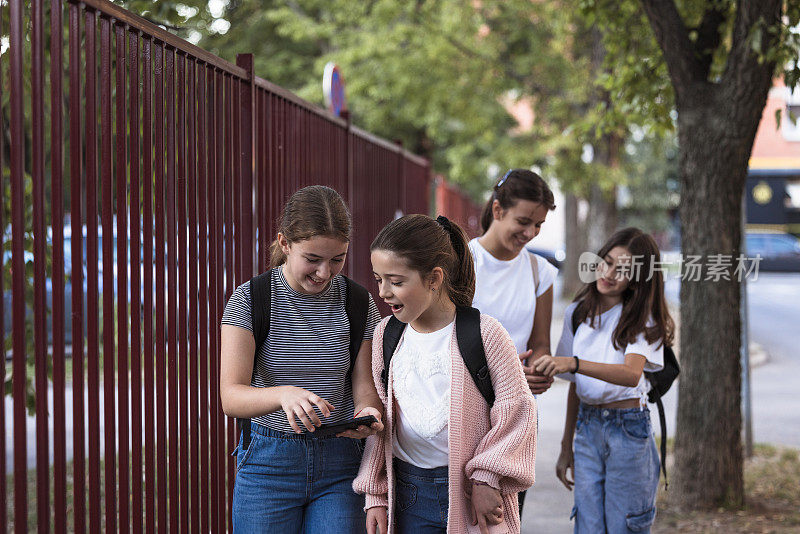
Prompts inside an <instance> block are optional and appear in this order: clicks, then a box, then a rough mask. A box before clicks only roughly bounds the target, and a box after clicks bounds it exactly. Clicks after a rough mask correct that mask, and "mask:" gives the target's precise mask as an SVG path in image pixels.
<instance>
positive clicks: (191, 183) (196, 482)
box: [186, 60, 202, 532]
mask: <svg viewBox="0 0 800 534" xmlns="http://www.w3.org/2000/svg"><path fill="white" fill-rule="evenodd" d="M196 65H197V63H196V62H195V61H194V60H190V61H189V62H188V65H187V72H186V75H187V79H188V84H187V90H188V98H187V102H188V116H187V123H186V133H187V137H188V138H187V144H188V150H187V157H186V162H187V171H188V177H187V194H186V202H187V204H188V210H187V211H188V216H189V223H188V226H189V294H188V299H189V385H190V389H189V425H190V426H189V434H190V439H189V441H190V450H191V452H190V456H189V458H190V461H189V465H190V472H189V473H188V477H189V485H190V490H189V491H190V493H191V499H190V501H189V511H190V523H189V527H188V528H187V530H186V531H187V532H197V531H198V530H200V495H199V490H200V469H199V464H200V462H199V459H200V456H199V455H200V449H199V439H200V433H199V422H198V417H199V413H198V402H199V393H200V387H201V384H200V383H199V381H198V361H197V359H198V350H197V342H198V335H199V333H200V331H199V329H198V327H199V324H198V302H199V298H200V296H199V294H198V287H197V283H198V281H197V277H198V262H199V261H200V258H199V256H198V251H197V246H198V243H197V239H198V238H197V234H198V228H197V191H198V189H197V171H198V170H199V168H200V166H201V165H202V161H201V160H200V158H201V154H202V151H201V150H198V146H197V144H196V143H197V139H198V136H197V135H196V134H195V129H196V128H197V124H198V121H197V114H198V107H199V103H198V101H197V70H196ZM201 109H202V108H201Z"/></svg>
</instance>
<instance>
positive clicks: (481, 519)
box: [464, 480, 504, 534]
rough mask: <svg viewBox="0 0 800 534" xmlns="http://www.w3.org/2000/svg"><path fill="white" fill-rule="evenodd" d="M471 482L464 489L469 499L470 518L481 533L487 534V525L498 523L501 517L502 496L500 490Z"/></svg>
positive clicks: (500, 521) (501, 520) (501, 519)
mask: <svg viewBox="0 0 800 534" xmlns="http://www.w3.org/2000/svg"><path fill="white" fill-rule="evenodd" d="M470 482H472V484H471V486H470V485H469V484H468V485H467V486H466V487H465V489H464V491H465V493H466V494H467V497H468V498H469V500H470V503H471V505H470V507H469V509H470V518H471V520H472V524H473V525H478V527H479V528H480V530H481V534H484V533H485V534H489V525H499V524H500V523H502V522H503V521H504V519H503V496H502V495H501V494H500V490H498V489H495V488H493V487H491V486H489V485H486V484H481V483H477V484H476V483H475V482H474V481H472V480H470Z"/></svg>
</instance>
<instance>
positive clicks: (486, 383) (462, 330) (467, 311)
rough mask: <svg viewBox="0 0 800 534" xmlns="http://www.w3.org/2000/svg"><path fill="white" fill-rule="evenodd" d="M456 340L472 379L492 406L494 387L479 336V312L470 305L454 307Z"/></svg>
mask: <svg viewBox="0 0 800 534" xmlns="http://www.w3.org/2000/svg"><path fill="white" fill-rule="evenodd" d="M456 341H458V350H459V351H460V352H461V357H462V358H463V359H464V365H466V366H467V370H468V371H469V374H470V375H472V380H473V381H474V382H475V386H477V388H478V391H480V392H481V395H483V398H484V399H486V403H487V404H488V405H489V408H491V407H492V406H494V387H492V378H491V376H489V364H487V363H486V352H485V351H484V349H483V338H482V337H481V312H479V311H478V310H477V309H475V308H471V307H467V306H465V307H459V308H457V309H456Z"/></svg>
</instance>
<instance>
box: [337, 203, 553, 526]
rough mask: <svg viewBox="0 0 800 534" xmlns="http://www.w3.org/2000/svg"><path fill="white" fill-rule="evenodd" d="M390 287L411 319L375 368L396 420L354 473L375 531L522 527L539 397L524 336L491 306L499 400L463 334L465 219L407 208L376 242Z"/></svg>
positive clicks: (391, 299) (468, 290)
mask: <svg viewBox="0 0 800 534" xmlns="http://www.w3.org/2000/svg"><path fill="white" fill-rule="evenodd" d="M370 250H371V258H372V268H373V272H374V274H375V280H376V281H377V282H378V290H379V294H380V297H381V298H382V299H383V300H384V301H385V302H386V303H387V304H389V305H390V306H391V308H392V314H393V316H394V317H395V318H396V319H397V320H398V321H400V322H401V323H406V325H407V326H405V328H404V330H403V333H402V337H401V339H400V342H399V344H398V345H397V348H396V350H395V352H394V355H393V358H392V359H391V362H390V365H389V368H388V369H386V372H388V377H387V384H388V385H387V387H384V382H383V377H382V373H383V372H384V355H383V350H382V345H383V339H384V333H385V330H386V326H387V323H388V322H389V320H390V317H387V318H386V319H384V320H383V321H381V323H380V324H379V325H378V327H377V328H376V329H375V338H374V344H373V352H372V375H373V380H374V382H375V386H376V387H377V389H378V394H379V395H380V397H381V400H382V401H383V402H384V406H385V407H386V430H385V431H384V432H383V433H382V434H379V435H377V436H371V437H370V438H368V439H367V445H366V448H365V451H364V459H363V461H362V464H361V470H360V472H359V475H358V477H357V478H356V480H355V482H354V483H353V488H354V489H355V490H356V491H357V492H358V493H364V494H366V508H367V531H368V532H369V533H370V534H373V533H375V532H376V527H377V528H378V529H379V530H380V532H381V534H384V533H386V532H389V533H392V532H397V533H402V534H405V533H409V534H410V533H414V534H415V533H417V532H442V533H444V532H459V533H461V532H481V533H488V532H512V533H518V532H519V531H520V524H519V516H518V509H517V496H516V494H517V492H519V491H522V490H524V489H526V488H527V487H529V486H530V485H531V484H533V478H534V460H535V451H536V425H537V421H536V401H535V400H534V398H533V396H532V395H531V394H530V392H529V389H528V386H527V383H526V381H525V376H524V374H523V371H522V366H521V365H520V362H519V358H518V357H517V352H516V350H515V348H514V343H513V342H512V341H511V338H510V337H509V336H508V333H507V332H506V331H505V330H504V329H503V327H502V326H501V325H500V323H498V322H497V320H495V319H493V318H492V317H489V316H488V315H481V316H480V335H481V339H482V341H483V346H484V350H485V353H486V362H487V365H488V370H489V374H490V376H491V382H492V386H493V388H494V392H495V401H494V404H493V405H492V406H491V407H490V406H489V404H488V403H487V401H486V400H485V399H484V397H483V396H482V395H481V393H480V392H479V390H478V388H477V386H476V385H475V383H474V381H473V379H472V378H471V375H470V373H469V372H468V370H467V368H466V366H465V364H464V360H463V357H462V355H461V353H460V350H459V346H458V343H457V342H456V331H455V318H456V313H457V308H462V307H469V306H470V305H471V303H472V300H473V293H474V291H475V272H474V269H473V262H472V257H471V255H470V253H469V249H468V246H467V238H466V236H465V234H464V232H463V230H462V229H461V228H460V227H459V226H458V225H457V224H454V223H451V222H450V221H448V220H447V219H446V218H444V217H439V218H438V219H437V220H434V219H431V218H430V217H427V216H425V215H407V216H405V217H401V218H400V219H398V220H396V221H393V222H391V223H389V225H387V226H386V227H385V228H384V229H383V230H382V231H381V232H380V233H379V234H378V236H377V237H376V238H375V240H374V241H373V242H372V246H371V247H370Z"/></svg>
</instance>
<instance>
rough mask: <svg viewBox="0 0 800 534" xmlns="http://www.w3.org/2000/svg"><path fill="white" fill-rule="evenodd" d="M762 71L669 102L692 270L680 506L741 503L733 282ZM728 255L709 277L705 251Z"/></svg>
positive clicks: (685, 248)
mask: <svg viewBox="0 0 800 534" xmlns="http://www.w3.org/2000/svg"><path fill="white" fill-rule="evenodd" d="M769 85H770V80H769V77H767V79H766V80H750V83H749V84H747V85H746V86H742V85H739V86H729V87H726V88H720V87H717V88H716V90H707V89H709V88H702V87H698V88H697V89H696V90H695V94H694V95H692V98H690V99H687V100H686V101H689V102H692V106H691V107H688V106H687V107H684V108H683V109H681V108H680V107H679V109H678V138H679V143H680V150H681V155H680V168H681V186H682V193H681V205H680V217H681V235H682V252H683V255H684V262H686V261H687V260H688V259H689V258H691V257H693V256H695V257H696V256H699V257H700V258H701V260H700V262H699V263H701V264H702V265H703V266H704V268H703V272H702V274H701V276H700V280H691V279H687V277H688V275H689V274H690V273H689V270H688V269H686V268H684V275H685V276H684V279H683V280H682V282H681V293H680V299H681V322H680V324H681V336H680V349H681V350H680V355H681V367H682V372H681V376H680V383H679V397H678V428H677V432H676V435H675V464H676V469H675V490H676V491H675V493H673V494H672V496H671V498H673V499H677V503H678V504H679V505H682V506H683V507H685V508H713V507H717V506H727V507H741V506H742V505H743V504H744V488H743V455H742V443H741V429H742V416H741V364H740V354H739V350H740V341H741V336H740V333H741V319H740V314H739V312H740V301H739V298H740V282H739V281H738V279H737V277H736V276H735V274H734V269H735V268H736V265H737V258H738V256H739V253H740V249H741V240H742V234H741V225H742V210H741V206H742V194H743V192H744V184H745V178H746V176H747V166H748V158H749V156H750V151H751V148H752V145H753V140H754V138H755V133H756V128H757V126H758V122H759V119H760V116H761V110H762V109H763V106H764V104H765V102H766V95H767V91H768V89H769ZM717 254H722V255H724V257H727V258H731V264H732V266H731V268H730V270H729V275H728V276H729V278H730V279H729V280H725V279H719V280H715V277H711V276H710V273H708V272H707V266H708V265H709V264H710V263H713V262H714V255H717Z"/></svg>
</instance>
